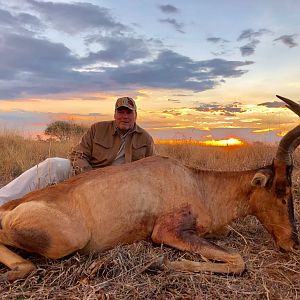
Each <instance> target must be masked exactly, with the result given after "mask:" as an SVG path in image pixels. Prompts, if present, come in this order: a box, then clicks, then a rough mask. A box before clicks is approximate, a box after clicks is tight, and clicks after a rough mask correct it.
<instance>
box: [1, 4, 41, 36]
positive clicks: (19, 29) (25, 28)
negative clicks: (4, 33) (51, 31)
mask: <svg viewBox="0 0 300 300" xmlns="http://www.w3.org/2000/svg"><path fill="white" fill-rule="evenodd" d="M43 28H44V25H43V24H42V22H41V21H40V20H39V19H38V18H37V17H36V16H33V15H31V14H28V13H20V14H12V13H11V12H9V11H7V10H3V9H1V8H0V29H2V30H7V29H8V30H9V31H10V32H15V33H22V34H29V33H30V34H32V32H31V31H32V30H34V31H40V30H41V29H43Z"/></svg>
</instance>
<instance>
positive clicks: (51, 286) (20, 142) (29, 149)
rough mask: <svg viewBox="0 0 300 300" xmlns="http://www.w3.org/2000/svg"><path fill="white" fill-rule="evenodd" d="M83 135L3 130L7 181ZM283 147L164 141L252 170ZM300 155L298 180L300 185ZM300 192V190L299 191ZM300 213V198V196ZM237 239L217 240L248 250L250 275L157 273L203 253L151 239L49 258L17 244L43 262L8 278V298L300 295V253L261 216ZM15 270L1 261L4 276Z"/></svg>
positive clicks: (198, 161)
mask: <svg viewBox="0 0 300 300" xmlns="http://www.w3.org/2000/svg"><path fill="white" fill-rule="evenodd" d="M73 144H75V141H72V142H69V143H65V144H62V143H54V142H52V143H49V142H39V141H31V140H26V139H24V138H22V137H20V136H18V135H12V134H10V135H9V134H6V135H5V134H2V135H1V136H0V146H1V148H0V149H1V155H0V172H1V176H2V179H3V183H5V182H8V181H9V180H10V179H11V178H13V177H14V176H16V175H18V174H19V173H20V172H21V171H24V170H25V169H27V168H28V167H30V166H32V165H34V164H35V163H37V162H39V161H41V160H42V159H45V158H47V157H49V156H61V157H66V155H67V153H68V151H69V150H70V149H71V146H72V145H73ZM275 151H276V147H271V146H267V145H263V144H257V145H252V146H251V145H249V146H247V147H238V148H229V147H227V148H226V147H225V148H223V147H222V148H221V147H220V148H218V147H204V146H198V145H157V152H158V153H159V154H162V155H169V156H172V157H175V158H177V159H179V160H181V161H182V162H184V163H185V164H188V165H192V166H196V167H201V168H205V169H217V170H244V169H249V168H255V167H259V166H262V165H264V164H268V163H270V162H271V160H272V157H273V155H274V153H275ZM298 158H299V154H297V155H296V160H295V162H296V164H295V172H294V176H293V177H294V182H295V187H296V194H297V193H298V190H299V188H298V186H299V184H298V183H299V163H297V161H300V159H298ZM298 194H299V193H298ZM295 210H296V219H297V220H299V217H300V204H299V200H298V199H296V203H295ZM231 227H232V233H231V235H230V236H229V237H227V238H224V239H220V240H217V241H216V243H217V244H218V245H220V246H224V247H226V248H231V249H234V250H235V251H238V252H240V253H241V255H242V256H243V257H244V259H245V261H246V264H247V271H246V272H245V273H244V274H243V275H242V276H233V275H216V274H210V273H202V274H194V273H193V274H191V273H179V272H167V271H165V272H157V273H152V272H151V271H150V270H148V269H147V268H146V266H147V265H148V264H149V263H150V262H151V261H153V260H154V259H156V258H157V257H159V256H161V255H167V256H168V258H169V259H171V260H172V259H178V258H181V257H184V258H186V259H193V260H199V257H197V256H196V255H192V254H189V253H184V252H180V251H177V250H175V249H172V248H169V247H166V246H164V247H160V246H157V245H153V244H152V243H151V242H149V241H142V242H137V243H134V244H132V245H125V246H119V247H116V248H114V249H112V250H110V251H107V252H105V253H98V254H91V255H90V256H82V255H79V254H75V255H71V256H69V257H67V258H64V259H60V260H49V259H46V258H43V257H40V256H38V255H35V254H28V253H25V252H23V251H21V250H16V251H17V252H18V253H20V254H21V255H22V256H23V257H27V258H28V259H30V260H32V261H33V262H34V263H35V264H36V265H37V267H38V269H37V271H36V272H35V273H34V274H32V275H31V276H30V277H28V278H26V279H24V280H19V281H17V282H15V283H13V284H8V283H6V282H2V283H0V295H1V299H300V280H299V278H300V259H299V253H291V254H284V253H280V252H278V251H276V250H275V249H274V246H273V241H272V239H271V237H270V235H269V234H268V233H267V232H266V231H265V230H264V229H263V227H262V226H261V225H260V224H259V223H258V222H257V221H256V219H255V218H254V217H247V218H246V219H245V220H241V221H237V222H235V223H234V224H232V225H231ZM298 228H299V223H298ZM5 271H7V268H6V267H5V266H3V265H1V266H0V274H3V273H4V272H5Z"/></svg>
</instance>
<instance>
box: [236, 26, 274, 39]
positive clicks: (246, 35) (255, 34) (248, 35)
mask: <svg viewBox="0 0 300 300" xmlns="http://www.w3.org/2000/svg"><path fill="white" fill-rule="evenodd" d="M270 33H271V31H270V30H268V29H264V28H263V29H259V30H258V31H254V30H253V29H246V30H244V31H243V32H242V33H241V34H240V36H239V37H238V39H237V40H238V41H242V40H253V39H257V38H259V37H261V36H262V35H265V34H270Z"/></svg>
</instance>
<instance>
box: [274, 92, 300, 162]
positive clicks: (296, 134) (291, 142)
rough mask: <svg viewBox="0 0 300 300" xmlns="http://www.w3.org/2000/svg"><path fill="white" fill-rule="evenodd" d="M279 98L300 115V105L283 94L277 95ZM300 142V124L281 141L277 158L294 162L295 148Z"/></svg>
mask: <svg viewBox="0 0 300 300" xmlns="http://www.w3.org/2000/svg"><path fill="white" fill-rule="evenodd" d="M276 97H278V98H279V99H281V100H282V101H284V102H285V103H286V104H287V105H286V107H287V108H289V109H290V110H292V111H293V112H294V113H296V114H297V115H298V116H300V105H299V104H298V103H296V102H294V101H292V100H290V99H287V98H284V97H282V96H279V95H276ZM299 144H300V125H298V126H297V127H295V128H294V129H292V130H290V131H289V132H288V133H287V134H286V135H285V136H284V137H283V138H282V139H281V141H280V143H279V145H278V149H277V153H276V156H275V157H276V159H278V160H283V161H285V162H286V164H287V165H291V164H292V157H291V156H292V154H293V152H294V150H295V149H296V148H297V147H298V145H299Z"/></svg>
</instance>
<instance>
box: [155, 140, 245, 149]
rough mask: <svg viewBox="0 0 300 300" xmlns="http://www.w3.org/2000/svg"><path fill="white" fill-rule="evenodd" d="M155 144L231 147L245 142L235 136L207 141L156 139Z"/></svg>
mask: <svg viewBox="0 0 300 300" xmlns="http://www.w3.org/2000/svg"><path fill="white" fill-rule="evenodd" d="M155 143H156V144H163V145H183V144H186V145H188V144H190V145H201V146H216V147H231V146H243V145H245V143H244V142H243V141H241V140H240V139H237V138H229V139H227V140H208V141H195V140H164V139H160V140H156V141H155Z"/></svg>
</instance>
